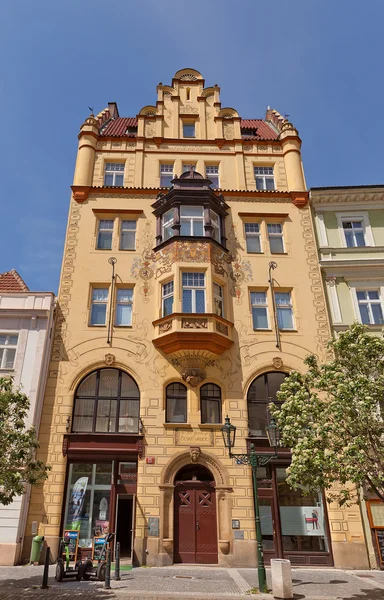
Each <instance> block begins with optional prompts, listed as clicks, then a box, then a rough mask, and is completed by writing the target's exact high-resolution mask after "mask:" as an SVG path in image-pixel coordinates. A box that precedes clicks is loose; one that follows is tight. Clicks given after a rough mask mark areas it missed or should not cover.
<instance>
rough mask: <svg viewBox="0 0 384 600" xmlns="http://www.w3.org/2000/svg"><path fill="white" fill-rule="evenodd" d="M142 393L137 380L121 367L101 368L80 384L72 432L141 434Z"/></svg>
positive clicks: (76, 397)
mask: <svg viewBox="0 0 384 600" xmlns="http://www.w3.org/2000/svg"><path fill="white" fill-rule="evenodd" d="M139 416H140V393H139V388H138V386H137V384H136V382H135V381H134V379H133V378H132V377H131V376H130V375H128V374H127V373H124V372H123V371H121V370H119V369H98V370H97V371H94V372H93V373H91V374H90V375H88V376H87V377H86V378H85V379H84V380H83V381H82V382H81V383H80V385H79V387H78V388H77V391H76V396H75V405H74V411H73V420H72V432H73V433H131V434H132V433H138V432H139Z"/></svg>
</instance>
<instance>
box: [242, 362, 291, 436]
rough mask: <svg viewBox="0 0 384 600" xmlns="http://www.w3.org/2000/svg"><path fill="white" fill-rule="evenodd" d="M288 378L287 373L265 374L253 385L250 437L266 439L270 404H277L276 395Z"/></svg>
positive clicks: (250, 394) (257, 378) (249, 403)
mask: <svg viewBox="0 0 384 600" xmlns="http://www.w3.org/2000/svg"><path fill="white" fill-rule="evenodd" d="M286 377H287V374H286V373H279V372H276V371H275V372H272V373H263V375H260V376H259V377H256V379H255V380H254V381H253V382H252V383H251V386H250V388H249V390H248V398H247V401H248V421H249V435H250V436H254V437H266V429H265V428H266V426H267V424H268V404H269V403H270V402H276V394H277V392H278V391H279V389H280V386H281V384H282V383H283V381H284V379H285V378H286Z"/></svg>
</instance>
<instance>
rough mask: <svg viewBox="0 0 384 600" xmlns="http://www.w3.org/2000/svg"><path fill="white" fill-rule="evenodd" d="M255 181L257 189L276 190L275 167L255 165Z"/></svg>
mask: <svg viewBox="0 0 384 600" xmlns="http://www.w3.org/2000/svg"><path fill="white" fill-rule="evenodd" d="M254 173H255V181H256V189H257V190H274V189H275V178H274V176H273V167H255V168H254Z"/></svg>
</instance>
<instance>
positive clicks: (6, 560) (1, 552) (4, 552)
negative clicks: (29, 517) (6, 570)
mask: <svg viewBox="0 0 384 600" xmlns="http://www.w3.org/2000/svg"><path fill="white" fill-rule="evenodd" d="M20 554H21V544H17V543H12V544H1V543H0V565H2V566H5V567H9V566H13V565H18V564H19V562H20Z"/></svg>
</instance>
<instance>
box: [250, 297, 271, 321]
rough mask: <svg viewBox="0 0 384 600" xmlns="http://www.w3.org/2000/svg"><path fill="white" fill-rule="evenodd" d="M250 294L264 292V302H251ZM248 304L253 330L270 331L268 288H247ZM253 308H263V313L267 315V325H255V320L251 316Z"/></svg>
mask: <svg viewBox="0 0 384 600" xmlns="http://www.w3.org/2000/svg"><path fill="white" fill-rule="evenodd" d="M252 294H265V304H253V303H252ZM249 304H250V311H251V318H252V329H253V331H271V320H270V315H269V306H268V290H267V289H251V290H249ZM253 308H265V314H266V317H267V327H255V322H254V318H253Z"/></svg>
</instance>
